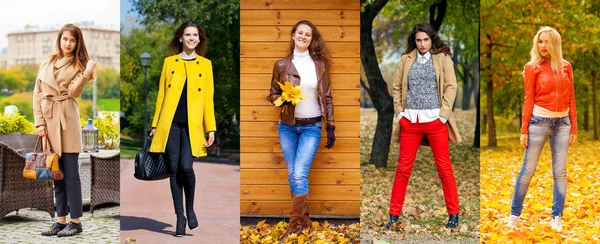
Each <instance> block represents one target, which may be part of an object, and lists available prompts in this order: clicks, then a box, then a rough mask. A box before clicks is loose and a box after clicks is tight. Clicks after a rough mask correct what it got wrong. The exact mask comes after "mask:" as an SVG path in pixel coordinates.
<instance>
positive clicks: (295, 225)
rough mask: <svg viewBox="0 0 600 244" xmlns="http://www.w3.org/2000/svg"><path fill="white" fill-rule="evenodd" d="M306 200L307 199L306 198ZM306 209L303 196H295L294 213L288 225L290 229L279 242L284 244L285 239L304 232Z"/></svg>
mask: <svg viewBox="0 0 600 244" xmlns="http://www.w3.org/2000/svg"><path fill="white" fill-rule="evenodd" d="M304 199H306V198H304ZM303 208H304V202H303V201H302V197H301V195H294V196H293V198H292V211H291V213H290V222H289V224H288V229H287V231H286V232H285V234H283V235H282V236H281V237H279V239H278V241H280V242H283V241H285V238H287V237H288V236H289V235H291V234H292V233H296V234H298V233H300V232H301V231H302V226H301V225H300V224H301V221H302V218H303V216H302V214H303V212H302V209H303Z"/></svg>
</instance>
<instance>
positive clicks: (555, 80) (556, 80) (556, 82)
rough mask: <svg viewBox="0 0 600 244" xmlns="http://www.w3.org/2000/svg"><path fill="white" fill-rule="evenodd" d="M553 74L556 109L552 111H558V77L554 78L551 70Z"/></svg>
mask: <svg viewBox="0 0 600 244" xmlns="http://www.w3.org/2000/svg"><path fill="white" fill-rule="evenodd" d="M552 73H553V74H554V83H555V84H556V87H555V89H554V90H555V94H556V110H554V112H558V79H556V74H555V73H554V72H552Z"/></svg>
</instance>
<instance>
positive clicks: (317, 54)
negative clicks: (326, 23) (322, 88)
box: [289, 20, 331, 68]
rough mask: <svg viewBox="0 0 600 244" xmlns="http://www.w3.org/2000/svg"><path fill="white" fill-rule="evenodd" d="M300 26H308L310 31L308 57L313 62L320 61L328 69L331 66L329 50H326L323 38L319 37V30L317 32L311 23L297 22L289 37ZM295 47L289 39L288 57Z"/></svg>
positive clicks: (306, 21)
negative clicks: (310, 38)
mask: <svg viewBox="0 0 600 244" xmlns="http://www.w3.org/2000/svg"><path fill="white" fill-rule="evenodd" d="M300 25H308V26H309V27H310V28H311V29H312V40H311V42H310V46H308V51H309V53H310V56H311V57H312V58H313V59H314V60H320V61H322V62H324V63H325V67H326V68H329V66H330V65H331V56H330V54H329V50H328V49H327V46H325V40H324V39H323V36H321V33H320V32H319V30H317V27H315V25H313V23H311V22H310V21H308V20H301V21H298V23H296V24H295V25H294V27H293V28H292V32H290V35H291V36H294V32H296V30H297V29H298V26H300ZM295 47H296V46H295V45H294V40H291V39H290V50H289V55H291V54H293V53H294V48H295Z"/></svg>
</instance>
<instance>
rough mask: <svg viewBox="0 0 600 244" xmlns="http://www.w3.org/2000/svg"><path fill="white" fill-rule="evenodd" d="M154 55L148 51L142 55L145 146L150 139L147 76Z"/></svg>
mask: <svg viewBox="0 0 600 244" xmlns="http://www.w3.org/2000/svg"><path fill="white" fill-rule="evenodd" d="M151 59H152V57H151V56H150V54H149V53H148V52H144V53H142V55H140V60H141V61H142V66H144V146H145V145H146V142H147V140H148V86H147V85H146V76H147V74H148V66H150V60H151Z"/></svg>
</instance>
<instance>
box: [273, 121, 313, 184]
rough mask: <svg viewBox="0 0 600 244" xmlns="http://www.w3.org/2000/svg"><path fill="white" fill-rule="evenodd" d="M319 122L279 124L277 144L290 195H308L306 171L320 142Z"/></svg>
mask: <svg viewBox="0 0 600 244" xmlns="http://www.w3.org/2000/svg"><path fill="white" fill-rule="evenodd" d="M321 126H322V125H321V122H317V123H315V124H314V125H287V124H284V123H282V122H279V129H278V132H279V144H280V145H281V151H283V158H284V159H285V163H286V164H287V168H288V181H289V183H290V191H291V192H292V194H296V195H297V194H305V193H308V170H310V165H311V164H312V161H313V158H314V157H315V154H316V153H317V149H318V148H319V143H320V142H321Z"/></svg>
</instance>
